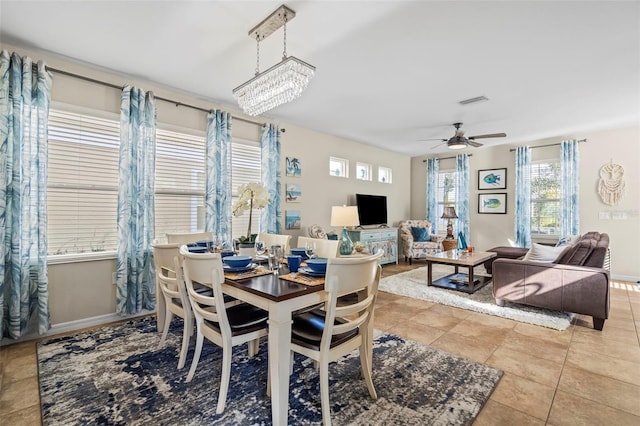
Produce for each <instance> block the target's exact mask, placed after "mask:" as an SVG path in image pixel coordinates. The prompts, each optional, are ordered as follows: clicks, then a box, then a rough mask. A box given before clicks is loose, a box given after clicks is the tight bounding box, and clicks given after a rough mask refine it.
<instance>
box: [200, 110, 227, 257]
mask: <svg viewBox="0 0 640 426" xmlns="http://www.w3.org/2000/svg"><path fill="white" fill-rule="evenodd" d="M231 124H232V117H231V114H229V113H228V112H223V111H220V110H213V111H211V112H209V115H208V117H207V186H206V196H205V205H206V206H207V217H206V223H205V228H204V229H205V231H209V232H213V235H214V237H215V238H216V239H217V240H220V241H224V242H227V243H229V244H231V242H232V236H231V191H232V188H231Z"/></svg>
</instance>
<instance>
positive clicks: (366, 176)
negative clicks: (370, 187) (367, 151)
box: [356, 163, 371, 180]
mask: <svg viewBox="0 0 640 426" xmlns="http://www.w3.org/2000/svg"><path fill="white" fill-rule="evenodd" d="M356 179H360V180H371V164H367V163H356Z"/></svg>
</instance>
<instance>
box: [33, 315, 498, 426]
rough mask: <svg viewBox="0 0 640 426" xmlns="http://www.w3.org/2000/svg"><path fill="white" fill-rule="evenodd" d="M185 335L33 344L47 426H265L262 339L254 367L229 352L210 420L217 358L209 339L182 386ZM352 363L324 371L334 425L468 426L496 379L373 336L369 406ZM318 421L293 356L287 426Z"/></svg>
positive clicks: (485, 370) (240, 351)
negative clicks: (220, 406)
mask: <svg viewBox="0 0 640 426" xmlns="http://www.w3.org/2000/svg"><path fill="white" fill-rule="evenodd" d="M181 327H182V323H181V322H180V321H178V320H176V321H174V323H173V324H172V328H171V332H170V333H169V338H168V339H167V345H166V346H165V348H164V349H160V350H158V349H157V345H158V342H159V340H160V335H159V334H158V333H157V332H156V331H155V328H156V321H155V317H146V318H143V319H136V320H132V321H129V322H126V323H120V324H117V325H113V326H107V327H104V328H100V329H95V330H91V331H87V332H83V333H80V334H76V335H73V336H66V337H60V338H54V339H50V340H47V341H43V342H41V343H39V344H38V367H39V381H40V401H41V404H42V420H43V424H45V425H62V424H64V425H70V424H122V425H124V424H127V425H128V424H135V425H147V424H153V425H202V424H206V425H226V424H232V425H268V424H271V403H270V400H269V398H268V397H267V396H266V392H265V391H266V381H267V350H266V349H267V346H266V339H263V341H262V343H261V346H260V352H259V354H258V355H257V356H255V357H253V358H248V357H247V349H246V348H247V347H246V345H242V346H239V347H236V348H234V352H233V364H232V372H231V383H230V388H229V393H228V397H227V406H226V409H225V412H224V413H223V414H220V415H216V413H215V409H216V402H217V394H218V386H219V381H220V364H221V357H222V351H221V350H220V349H219V348H218V347H217V346H215V345H213V344H212V343H210V342H207V341H206V340H205V345H204V348H203V352H202V356H201V358H200V362H199V364H198V370H197V371H196V375H195V377H194V379H193V381H192V382H191V383H186V382H185V379H186V376H187V372H188V368H189V367H190V365H191V357H192V356H193V347H194V340H195V338H192V339H191V341H192V344H191V349H190V351H189V355H188V357H187V364H186V366H185V368H184V369H182V370H178V369H177V368H176V367H177V363H178V362H177V361H178V352H179V346H180V340H181V335H182V332H181ZM194 337H195V336H194ZM355 354H357V352H355V353H354V354H351V355H349V356H347V357H344V358H342V359H341V360H340V361H338V362H337V363H333V364H331V365H330V367H329V371H330V387H331V389H330V395H331V396H330V399H331V404H332V407H331V417H332V420H333V422H334V424H337V425H347V424H352V425H371V424H387V425H390V424H394V425H410V424H411V425H413V424H415V425H426V424H429V425H470V424H471V423H472V422H473V419H474V418H475V417H476V416H477V414H478V412H479V411H480V409H481V408H482V407H483V405H484V404H485V402H486V401H487V399H488V398H489V395H490V394H491V392H492V391H493V389H494V388H495V386H496V385H497V383H498V381H499V380H500V377H501V376H502V372H501V371H499V370H496V369H494V368H490V367H488V366H485V365H483V364H479V363H476V362H472V361H469V360H467V359H464V358H459V357H456V356H454V355H451V354H448V353H446V352H443V351H440V350H438V349H435V348H432V347H429V346H425V345H422V344H419V343H416V342H412V341H408V340H404V339H402V338H400V337H398V336H394V335H390V334H379V335H377V337H376V339H375V345H374V353H373V357H374V365H373V382H374V384H375V386H376V391H377V393H378V400H377V401H374V400H372V399H371V398H370V397H369V393H368V391H367V387H366V385H365V383H364V380H362V379H361V378H360V359H359V357H358V356H357V355H355ZM321 421H322V414H321V411H320V385H319V381H318V374H317V372H316V370H314V368H313V363H312V362H311V361H309V360H308V359H306V358H304V357H299V358H298V357H296V359H295V364H294V372H293V375H292V376H291V379H290V398H289V424H294V425H300V424H320V423H321Z"/></svg>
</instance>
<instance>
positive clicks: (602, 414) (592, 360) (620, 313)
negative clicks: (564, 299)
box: [0, 262, 640, 426]
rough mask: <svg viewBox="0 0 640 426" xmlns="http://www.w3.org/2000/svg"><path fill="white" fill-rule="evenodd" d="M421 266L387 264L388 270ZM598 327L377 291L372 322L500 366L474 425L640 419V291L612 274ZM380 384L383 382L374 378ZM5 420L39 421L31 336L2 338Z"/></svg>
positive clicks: (0, 405) (584, 320)
mask: <svg viewBox="0 0 640 426" xmlns="http://www.w3.org/2000/svg"><path fill="white" fill-rule="evenodd" d="M420 266H424V263H421V262H416V263H414V265H413V266H409V265H407V264H405V263H404V262H400V264H399V265H386V266H385V267H384V268H383V276H388V275H392V274H395V273H399V272H403V271H406V270H408V269H411V268H415V267H420ZM612 286H613V287H614V288H612V290H611V312H610V318H609V319H608V320H607V321H606V322H605V326H604V330H603V331H602V332H599V331H596V330H593V327H592V323H591V318H590V317H586V316H578V317H577V319H576V321H575V324H573V325H572V326H571V327H570V328H569V329H568V330H566V331H562V332H559V331H554V330H550V329H546V328H543V327H537V326H533V325H527V324H523V323H518V322H515V321H511V320H507V319H503V318H498V317H493V316H489V315H484V314H479V313H474V312H470V311H465V310H462V309H457V308H452V307H447V306H443V305H438V304H434V303H430V302H423V301H419V300H414V299H409V298H406V297H401V296H396V295H391V294H389V293H380V294H379V297H378V300H379V301H378V305H377V307H376V318H375V323H376V324H375V325H376V328H378V329H382V330H385V331H388V332H390V333H394V334H397V335H400V336H403V337H405V338H408V339H413V340H416V341H419V342H422V343H425V344H428V345H432V346H434V347H437V348H440V349H442V350H445V351H447V352H450V353H453V354H456V355H460V356H464V357H467V358H469V359H472V360H474V361H477V362H481V363H485V364H487V365H490V366H493V367H496V368H499V369H501V370H503V371H504V376H503V378H502V380H501V381H500V383H499V384H498V386H497V388H496V389H495V391H494V392H493V394H492V395H491V398H490V399H489V401H488V402H487V404H486V405H485V407H484V408H483V409H482V411H481V412H480V414H479V416H478V417H477V419H476V421H475V423H474V424H475V425H516V424H517V425H544V424H547V425H558V426H559V425H578V424H579V425H617V426H622V425H634V426H637V425H640V344H639V340H640V291H639V288H638V286H637V285H636V284H635V283H625V282H614V283H613V285H612ZM378 386H383V384H381V383H380V384H378ZM0 419H1V421H0V423H2V424H3V425H29V426H31V425H38V424H41V419H40V400H39V395H38V368H37V360H36V349H35V342H33V341H32V342H26V343H19V344H14V345H10V346H5V347H0Z"/></svg>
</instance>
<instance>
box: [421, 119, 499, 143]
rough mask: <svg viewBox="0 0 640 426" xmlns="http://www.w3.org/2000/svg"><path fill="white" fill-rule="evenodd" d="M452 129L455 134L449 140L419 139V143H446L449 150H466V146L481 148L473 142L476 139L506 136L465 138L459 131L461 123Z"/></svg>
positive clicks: (493, 136)
mask: <svg viewBox="0 0 640 426" xmlns="http://www.w3.org/2000/svg"><path fill="white" fill-rule="evenodd" d="M453 127H455V128H456V133H455V135H453V136H452V137H451V138H449V139H419V140H420V141H442V142H446V144H447V146H448V147H449V148H451V149H464V148H467V147H468V146H472V147H474V148H477V147H479V146H482V144H481V143H479V142H475V140H476V139H486V138H504V137H506V136H507V134H506V133H489V134H486V135H475V136H469V137H465V136H464V130H460V127H462V123H453ZM439 145H440V144H438V145H436V146H434V147H433V148H431V149H435V148H437V147H438V146H439Z"/></svg>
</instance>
